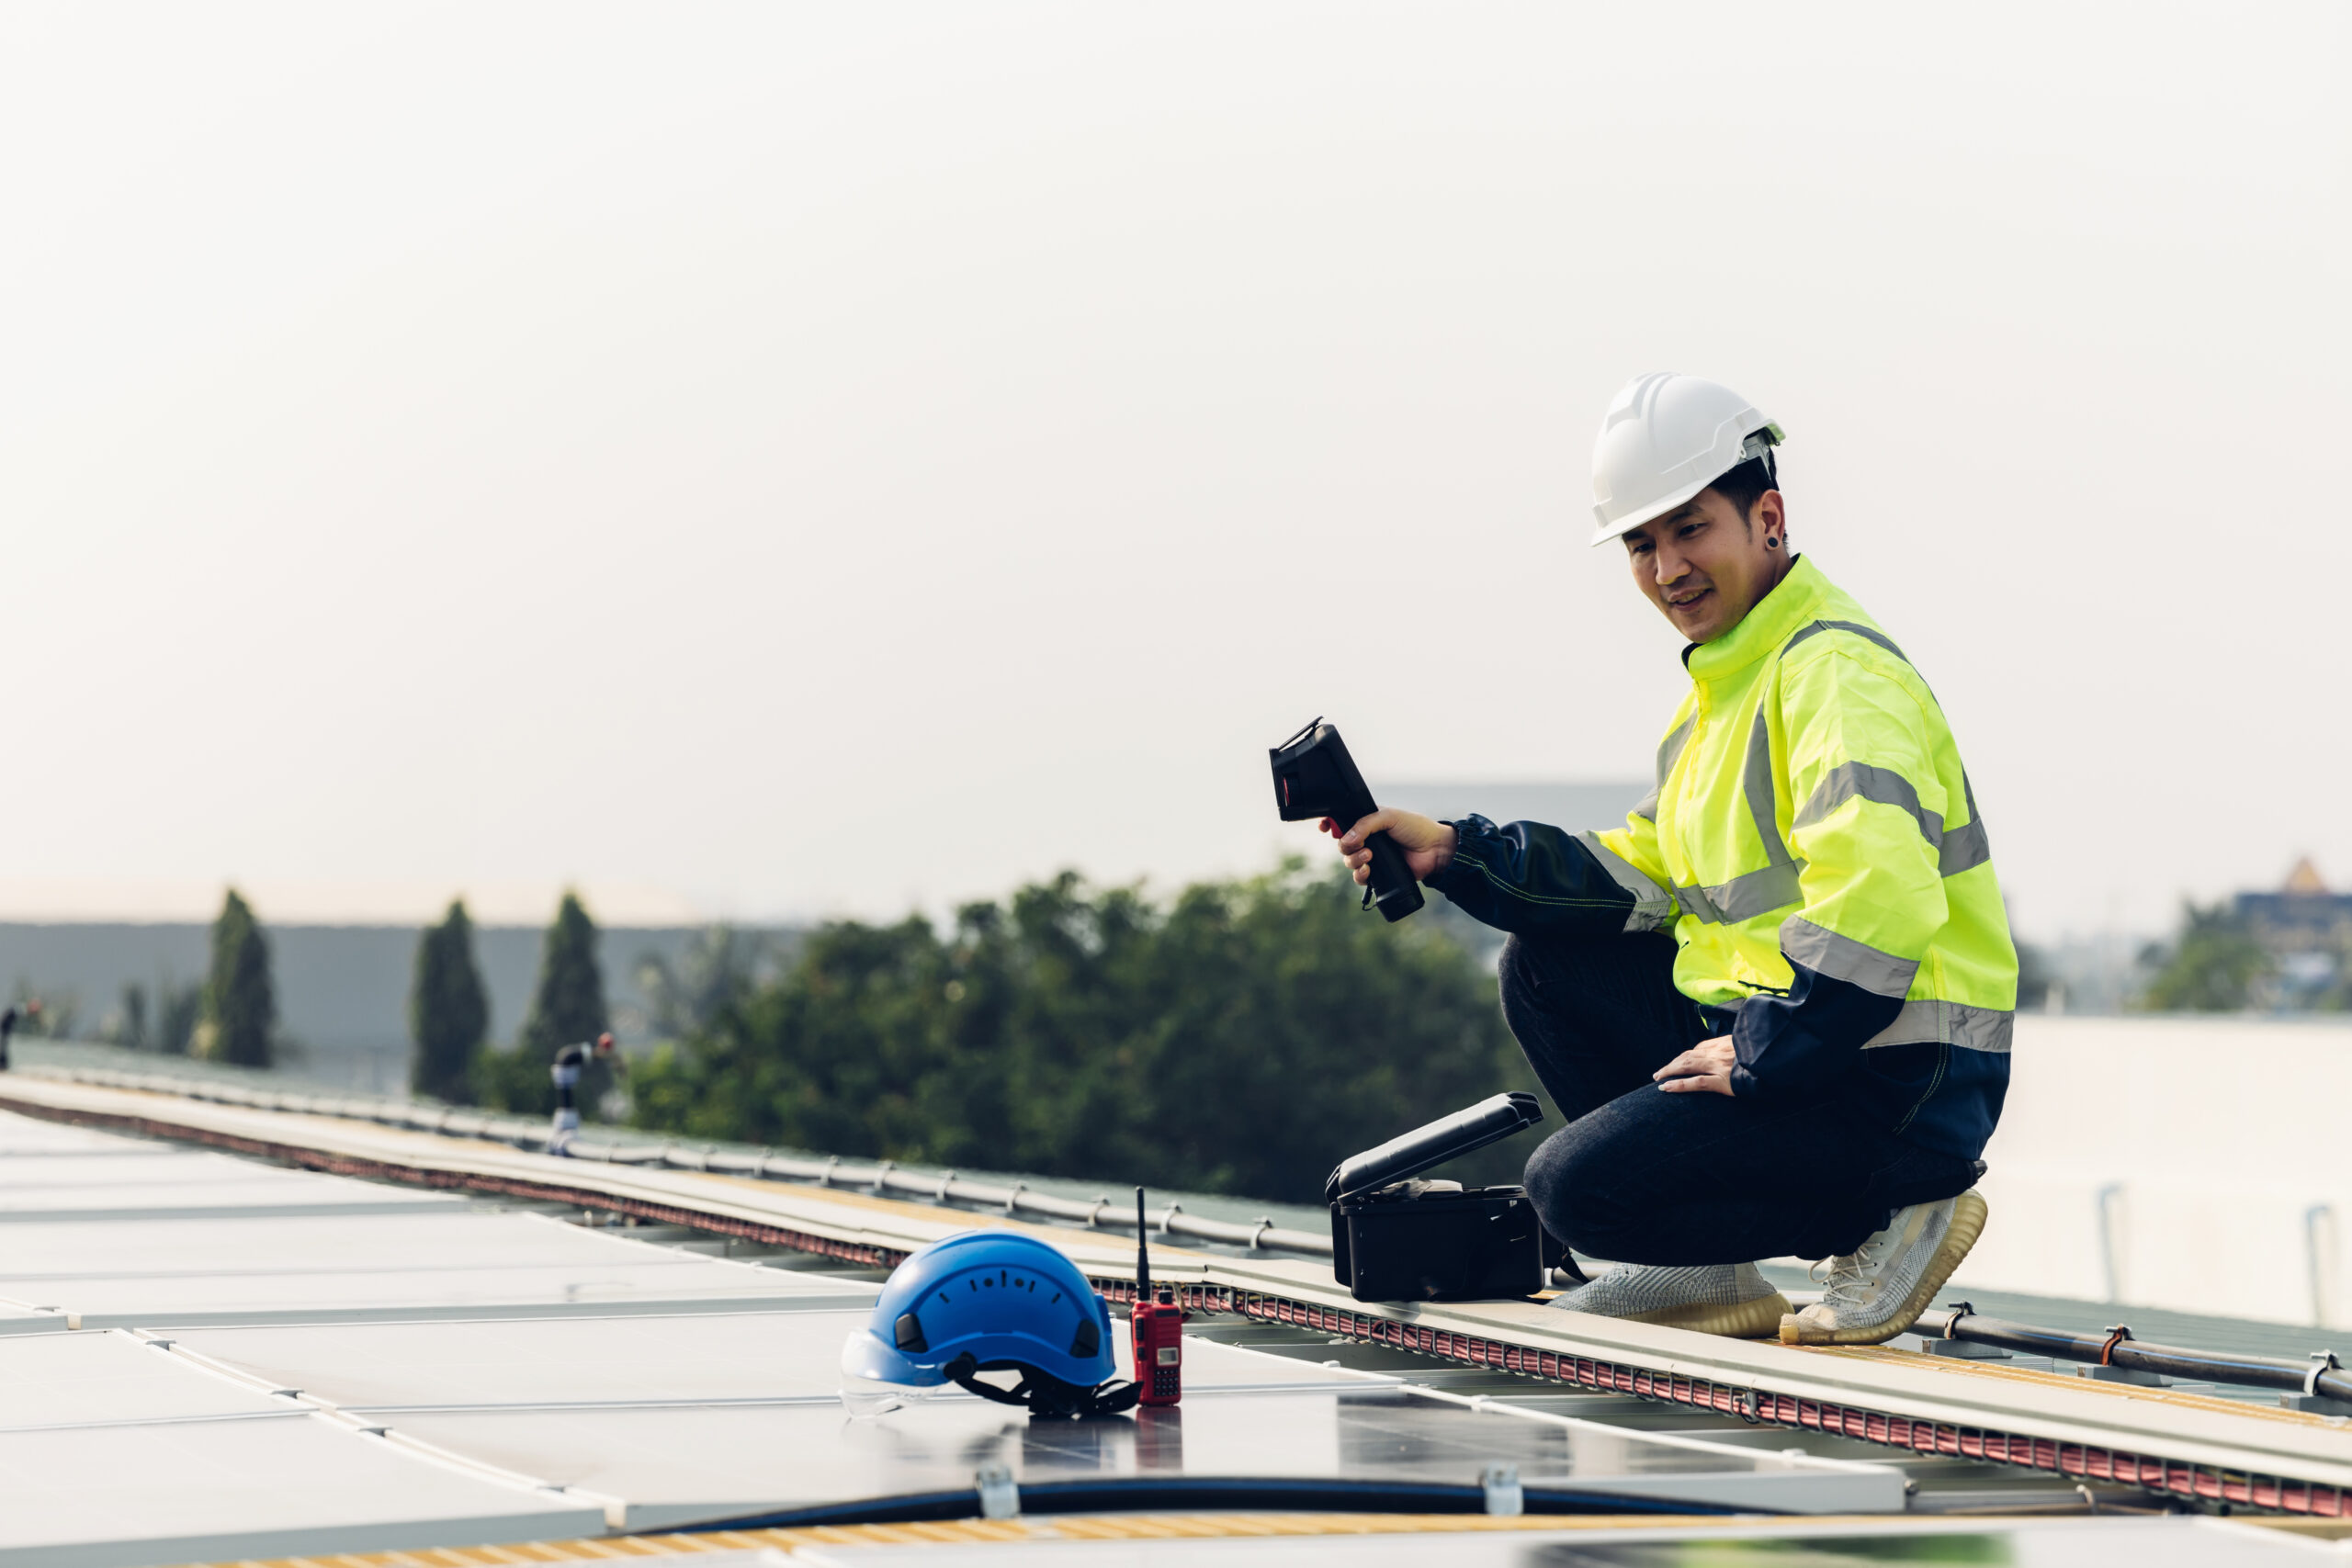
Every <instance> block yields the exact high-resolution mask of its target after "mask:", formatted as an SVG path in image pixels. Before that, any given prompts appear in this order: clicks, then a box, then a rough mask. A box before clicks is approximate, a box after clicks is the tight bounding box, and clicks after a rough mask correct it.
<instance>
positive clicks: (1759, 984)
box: [1432, 557, 2017, 1158]
mask: <svg viewBox="0 0 2352 1568" xmlns="http://www.w3.org/2000/svg"><path fill="white" fill-rule="evenodd" d="M1684 660H1685V663H1686V665H1687V667H1688V668H1689V670H1690V672H1691V690H1690V692H1689V694H1687V695H1686V696H1685V697H1684V698H1683V700H1682V705H1681V706H1680V708H1679V710H1678V711H1677V712H1676V714H1675V717H1674V723H1673V725H1672V726H1671V727H1670V728H1668V732H1667V736H1666V739H1665V742H1664V743H1663V744H1662V745H1661V746H1660V747H1659V748H1658V758H1657V787H1656V788H1655V789H1654V790H1653V791H1652V792H1651V793H1650V795H1648V796H1647V797H1646V798H1645V799H1644V800H1643V802H1642V803H1641V804H1640V805H1639V806H1637V807H1634V811H1633V812H1632V813H1631V814H1630V815H1629V816H1628V817H1627V818H1626V823H1625V826H1624V827H1623V828H1620V829H1613V830H1611V831H1608V832H1602V833H1586V834H1580V835H1577V836H1575V837H1573V838H1571V837H1570V836H1569V835H1567V834H1565V833H1562V832H1560V831H1559V830H1558V829H1544V828H1542V827H1540V825H1537V824H1532V823H1512V824H1510V826H1509V827H1506V828H1498V827H1496V826H1495V825H1494V824H1493V823H1491V822H1488V821H1487V820H1486V819H1485V818H1475V817H1474V818H1467V819H1465V820H1464V821H1463V822H1460V823H1457V824H1455V826H1456V827H1457V829H1460V831H1461V845H1460V848H1459V850H1458V851H1457V853H1456V857H1455V861H1454V863H1453V865H1452V866H1450V867H1449V868H1447V870H1446V871H1445V872H1443V873H1442V874H1440V875H1439V876H1438V877H1435V878H1432V885H1433V886H1438V887H1440V888H1441V889H1442V891H1444V892H1446V893H1447V895H1448V896H1449V897H1453V898H1454V899H1455V901H1456V902H1459V903H1462V904H1464V906H1465V907H1466V908H1468V909H1469V911H1470V912H1471V913H1472V914H1473V915H1476V916H1477V917H1478V918H1479V919H1485V920H1487V922H1488V923H1490V924H1494V925H1498V926H1501V927H1503V928H1504V929H1506V930H1511V931H1537V930H1543V929H1547V928H1548V929H1555V930H1566V931H1593V932H1598V931H1607V930H1614V931H1645V930H1670V931H1672V933H1673V935H1674V938H1675V940H1676V941H1677V942H1679V945H1680V952H1679V954H1678V956H1677V958H1676V962H1675V970H1674V976H1675V985H1676V987H1677V988H1678V989H1679V990H1680V991H1681V992H1682V993H1683V994H1684V995H1685V996H1687V997H1689V998H1691V999H1692V1000H1693V1001H1696V1002H1699V1003H1701V1004H1702V1005H1705V1006H1709V1007H1715V1008H1724V1009H1735V1010H1736V1023H1735V1025H1734V1027H1733V1028H1732V1030H1731V1033H1732V1038H1733V1040H1734V1042H1735V1043H1736V1047H1737V1053H1738V1058H1739V1065H1738V1066H1737V1067H1736V1068H1735V1069H1734V1071H1733V1074H1732V1085H1733V1089H1734V1092H1735V1093H1736V1094H1738V1095H1757V1096H1772V1095H1778V1094H1783V1093H1799V1092H1817V1091H1820V1090H1823V1089H1850V1090H1851V1091H1852V1092H1853V1094H1854V1097H1855V1098H1856V1100H1858V1102H1860V1104H1861V1105H1863V1106H1865V1107H1866V1108H1868V1109H1869V1110H1870V1111H1871V1113H1873V1114H1877V1115H1883V1117H1884V1119H1885V1123H1886V1125H1888V1126H1889V1127H1890V1128H1891V1129H1892V1130H1894V1131H1896V1132H1899V1133H1901V1134H1904V1135H1905V1136H1906V1137H1907V1138H1910V1139H1913V1140H1915V1141H1917V1142H1919V1143H1921V1144H1923V1145H1927V1146H1928V1147H1931V1148H1935V1149H1938V1150H1940V1151H1943V1152H1946V1153H1950V1154H1954V1155H1958V1156H1962V1157H1966V1158H1973V1157H1974V1156H1975V1155H1976V1154H1977V1153H1978V1152H1980V1151H1981V1150H1982V1148H1983V1146H1984V1144H1985V1139H1986V1138H1987V1137H1989V1136H1990V1135H1991V1133H1992V1130H1993V1124H1994V1122H1995V1121H1996V1119H1997V1118H1998V1116H1999V1114H2000V1105H2001V1099H2002V1095H2003V1093H2004V1091H2005V1090H2006V1089H2007V1083H2008V1050H2009V1034H2010V1024H2011V1021H2012V1018H2013V1014H2014V1009H2015V1008H2016V1006H2017V952H2016V949H2015V947H2014V946H2013V945H2012V944H2011V942H2010V940H2009V931H2008V920H2007V914H2006V912H2005V911H2004V909H2003V908H2002V903H2001V893H2000V887H1999V885H1998V884H1997V882H1996V880H1995V877H1994V872H1993V863H1992V852H1991V850H1990V848H1989V846H1988V844H1987V840H1986V838H1985V827H1984V823H1983V822H1982V820H1981V819H1980V818H1978V816H1977V811H1976V800H1975V795H1974V794H1973V791H1972V790H1971V788H1970V786H1969V783H1968V775H1967V773H1966V772H1965V771H1964V770H1963V769H1962V765H1961V760H1960V750H1959V747H1958V746H1957V745H1956V744H1955V743H1954V741H1953V739H1952V735H1951V728H1950V727H1949V726H1948V725H1947V724H1946V723H1945V720H1944V715H1943V710H1942V709H1941V707H1940V706H1939V705H1938V704H1937V702H1936V698H1935V694H1933V693H1932V692H1931V691H1929V690H1928V683H1927V682H1926V681H1924V680H1923V679H1921V677H1920V675H1919V672H1918V671H1917V670H1915V669H1914V668H1913V667H1912V665H1911V662H1910V660H1908V659H1906V658H1905V656H1904V654H1903V651H1902V649H1900V648H1898V647H1897V646H1896V645H1895V643H1894V639H1893V638H1891V637H1888V636H1887V635H1886V633H1885V632H1883V631H1882V630H1881V629H1880V628H1879V626H1878V625H1877V624H1876V623H1875V622H1873V621H1872V620H1871V618H1870V616H1869V615H1868V614H1866V613H1865V612H1864V611H1863V609H1862V607H1861V606H1860V604H1856V603H1855V602H1854V601H1853V600H1852V599H1850V598H1849V597H1847V596H1846V594H1844V593H1843V592H1839V591H1838V589H1837V588H1836V587H1834V586H1832V585H1831V583H1830V582H1829V581H1828V579H1827V578H1826V577H1824V576H1823V575H1822V573H1821V571H1820V570H1819V569H1817V568H1816V567H1815V566H1814V565H1813V563H1812V562H1811V561H1810V560H1807V559H1805V558H1802V557H1800V558H1798V559H1797V560H1796V561H1795V562H1794V563H1793V564H1792V567H1791V569H1790V571H1789V574H1788V576H1787V577H1785V578H1783V579H1782V580H1781V582H1780V584H1779V585H1778V586H1776V587H1775V588H1774V589H1773V590H1772V592H1770V593H1769V594H1767V595H1766V596H1765V598H1764V599H1763V600H1762V602H1760V603H1759V604H1758V605H1757V606H1756V607H1755V608H1754V609H1753V610H1751V611H1750V612H1749V613H1748V615H1747V617H1746V618H1745V619H1743V620H1742V621H1741V622H1740V623H1739V625H1738V626H1735V627H1733V628H1732V630H1731V631H1729V632H1727V633H1725V634H1724V636H1723V637H1718V638H1716V639H1715V640H1714V641H1713V642H1710V643H1705V644H1701V645H1697V646H1694V647H1692V648H1691V649H1689V650H1688V651H1687V652H1686V654H1685V655H1684ZM1612 922H1613V923H1612Z"/></svg>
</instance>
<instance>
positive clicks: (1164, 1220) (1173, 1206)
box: [1159, 1203, 1184, 1235]
mask: <svg viewBox="0 0 2352 1568" xmlns="http://www.w3.org/2000/svg"><path fill="white" fill-rule="evenodd" d="M1183 1212H1184V1205H1183V1204H1182V1203H1170V1204H1169V1205H1168V1211H1167V1213H1163V1214H1161V1215H1160V1216H1159V1234H1160V1235H1167V1234H1168V1222H1169V1221H1170V1220H1172V1219H1174V1218H1175V1217H1176V1216H1177V1215H1179V1214H1181V1213H1183Z"/></svg>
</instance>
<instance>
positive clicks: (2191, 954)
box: [2141, 903, 2277, 1012]
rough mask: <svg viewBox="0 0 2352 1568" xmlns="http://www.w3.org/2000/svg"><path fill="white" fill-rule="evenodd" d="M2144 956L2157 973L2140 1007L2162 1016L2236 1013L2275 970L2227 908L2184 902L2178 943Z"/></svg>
mask: <svg viewBox="0 0 2352 1568" xmlns="http://www.w3.org/2000/svg"><path fill="white" fill-rule="evenodd" d="M2143 956H2144V957H2145V958H2146V959H2147V960H2148V961H2150V962H2152V963H2154V964H2155V965H2156V974H2155V977H2154V979H2153V980H2151V981H2149V983H2148V988H2147V990H2146V992H2145V993H2144V994H2143V996H2142V998H2141V1002H2142V1005H2143V1006H2145V1007H2148V1008H2152V1009H2154V1010H2158V1011H2164V1012H2236V1011H2238V1010H2241V1009H2244V1008H2246V1007H2250V1006H2252V1005H2253V1002H2254V987H2255V985H2256V982H2257V981H2259V980H2262V979H2264V978H2266V977H2267V976H2269V975H2270V974H2271V973H2273V971H2274V970H2275V969H2276V968H2277V965H2276V964H2273V963H2272V962H2271V958H2270V954H2269V953H2266V952H2265V951H2264V950H2263V947H2262V944H2261V943H2260V942H2256V940H2255V938H2254V933H2253V932H2252V931H2249V930H2247V929H2246V923H2245V921H2244V920H2242V919H2239V918H2238V916H2237V915H2236V913H2235V912H2234V911H2233V910H2232V909H2231V908H2230V907H2229V906H2228V905H2227V904H2215V905H2213V906H2212V907H2211V908H2200V907H2199V906H2198V905H2197V904H2195V903H2184V904H2183V905H2182V906H2181V910H2180V936H2179V938H2178V940H2177V941H2176V942H2174V943H2173V945H2172V946H2171V947H2170V948H2169V949H2165V948H2160V947H2159V948H2151V949H2150V950H2149V951H2148V952H2147V953H2146V954H2144V955H2143Z"/></svg>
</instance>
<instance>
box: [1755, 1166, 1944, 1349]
mask: <svg viewBox="0 0 2352 1568" xmlns="http://www.w3.org/2000/svg"><path fill="white" fill-rule="evenodd" d="M1984 1234H1985V1200H1984V1199H1983V1198H1982V1197H1979V1196H1978V1195H1977V1193H1976V1192H1975V1191H1974V1190H1973V1189H1972V1190H1969V1191H1966V1192H1963V1193H1962V1194H1961V1195H1960V1196H1959V1197H1957V1198H1946V1199H1944V1200H1943V1201H1940V1202H1936V1203H1914V1204H1912V1205H1911V1206H1910V1207H1909V1208H1907V1209H1897V1210H1896V1211H1895V1212H1894V1218H1893V1219H1891V1220H1889V1221H1887V1223H1886V1228H1885V1229H1884V1230H1883V1231H1880V1232H1878V1233H1876V1234H1875V1235H1872V1236H1871V1237H1870V1239H1869V1240H1867V1241H1865V1242H1863V1243H1862V1245H1861V1246H1860V1247H1856V1248H1855V1249H1854V1250H1853V1251H1851V1252H1849V1253H1848V1254H1846V1256H1845V1257H1843V1258H1828V1259H1826V1261H1824V1262H1822V1263H1816V1264H1815V1265H1814V1269H1815V1275H1814V1277H1815V1279H1818V1280H1822V1285H1823V1289H1822V1292H1821V1300H1820V1301H1819V1302H1818V1303H1815V1305H1812V1306H1809V1307H1807V1308H1805V1309H1804V1311H1803V1312H1799V1313H1792V1314H1789V1315H1788V1316H1786V1317H1784V1318H1782V1319H1781V1344H1783V1345H1877V1344H1880V1343H1882V1342H1883V1341H1885V1340H1889V1339H1892V1338H1894V1337H1895V1336H1896V1335H1898V1334H1900V1333H1902V1332H1903V1331H1904V1330H1905V1329H1906V1328H1908V1327H1910V1326H1911V1325H1912V1324H1913V1323H1914V1322H1916V1321H1917V1319H1918V1316H1919V1314H1921V1313H1922V1312H1925V1311H1926V1310H1927V1307H1928V1301H1929V1299H1930V1298H1932V1297H1933V1296H1934V1295H1935V1293H1936V1292H1938V1291H1939V1290H1941V1289H1943V1285H1944V1281H1945V1280H1949V1279H1951V1272H1952V1270H1953V1269H1957V1268H1959V1267H1960V1261H1961V1259H1962V1258H1966V1257H1967V1256H1968V1249H1969V1248H1970V1247H1974V1246H1975V1245H1976V1238H1977V1237H1978V1236H1980V1235H1984ZM1825 1269H1826V1278H1825V1277H1824V1275H1823V1272H1822V1271H1823V1270H1825Z"/></svg>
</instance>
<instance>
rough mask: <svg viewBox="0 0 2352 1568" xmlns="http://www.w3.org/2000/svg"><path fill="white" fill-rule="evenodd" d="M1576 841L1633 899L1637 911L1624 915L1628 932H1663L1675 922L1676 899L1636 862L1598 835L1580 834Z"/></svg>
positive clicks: (1633, 910) (1634, 909)
mask: <svg viewBox="0 0 2352 1568" xmlns="http://www.w3.org/2000/svg"><path fill="white" fill-rule="evenodd" d="M1577 842H1578V843H1580V844H1582V845H1583V846H1584V847H1585V849H1586V851H1587V852H1589V853H1590V854H1591V856H1592V858H1593V859H1595V860H1597V861H1599V862H1600V868H1601V869H1602V870H1603V871H1606V872H1607V873H1608V874H1610V875H1611V877H1612V878H1614V879H1615V880H1616V883H1617V886H1620V887H1622V888H1623V889H1624V890H1625V891H1626V892H1628V893H1631V894H1632V895H1633V896H1634V908H1633V909H1632V910H1631V911H1630V912H1629V913H1628V914H1627V915H1626V916H1625V930H1627V931H1663V930H1665V929H1666V927H1667V926H1668V925H1669V924H1671V923H1672V922H1673V919H1674V899H1673V897H1672V896H1671V895H1669V894H1668V892H1667V890H1666V889H1665V888H1663V887H1660V886H1658V885H1657V883H1655V882H1652V881H1651V880H1650V879H1649V878H1648V877H1647V876H1645V875H1644V874H1642V872H1641V870H1640V868H1639V867H1637V866H1635V865H1634V863H1633V862H1631V861H1629V860H1627V859H1625V858H1624V857H1623V855H1620V854H1619V853H1618V852H1616V851H1614V850H1612V849H1611V848H1610V847H1609V846H1608V845H1607V844H1604V843H1602V842H1601V841H1600V835H1599V834H1597V833H1578V834H1577Z"/></svg>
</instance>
